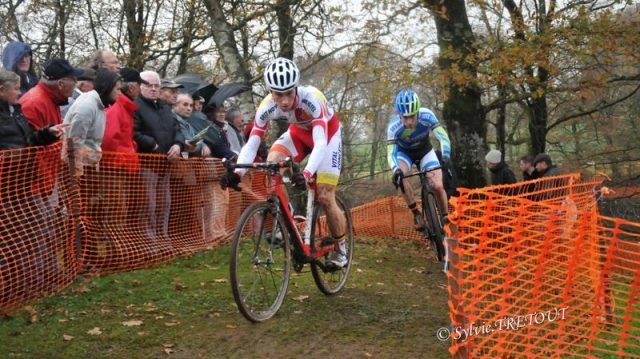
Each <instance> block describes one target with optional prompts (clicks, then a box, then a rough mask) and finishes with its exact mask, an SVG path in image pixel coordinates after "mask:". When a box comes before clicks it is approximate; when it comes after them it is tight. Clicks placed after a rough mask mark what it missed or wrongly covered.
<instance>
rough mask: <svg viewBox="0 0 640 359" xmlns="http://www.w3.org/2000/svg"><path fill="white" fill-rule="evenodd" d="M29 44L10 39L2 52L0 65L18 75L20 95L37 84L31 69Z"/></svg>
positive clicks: (31, 61)
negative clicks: (0, 63)
mask: <svg viewBox="0 0 640 359" xmlns="http://www.w3.org/2000/svg"><path fill="white" fill-rule="evenodd" d="M32 54H33V52H32V51H31V46H29V45H28V44H25V43H23V42H20V41H11V42H9V43H8V44H7V46H6V47H5V48H4V51H3V52H2V65H3V66H4V68H5V69H7V70H9V71H13V72H15V73H16V74H18V76H20V95H22V94H24V93H25V92H27V91H29V90H30V89H31V88H32V87H33V86H35V85H37V84H38V77H37V76H36V73H35V71H34V70H33V59H32V58H31V57H32Z"/></svg>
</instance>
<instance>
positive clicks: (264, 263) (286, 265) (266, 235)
mask: <svg viewBox="0 0 640 359" xmlns="http://www.w3.org/2000/svg"><path fill="white" fill-rule="evenodd" d="M279 213H280V212H279V210H278V209H276V208H274V205H273V204H272V203H269V202H258V203H254V204H252V205H251V206H249V207H248V208H247V209H246V210H245V211H244V213H243V214H242V217H240V221H239V222H238V225H237V226H236V231H235V233H234V238H233V242H232V247H231V266H230V270H231V289H232V291H233V298H234V299H235V301H236V304H237V306H238V310H240V313H242V315H244V317H245V318H247V319H248V320H250V321H252V322H261V321H264V320H267V319H269V318H271V317H273V316H274V315H275V314H276V312H277V311H278V309H279V308H280V306H281V305H282V302H283V300H284V297H285V294H286V293H287V287H288V285H289V274H290V271H291V269H290V268H291V251H290V243H289V238H288V233H287V231H286V230H285V225H284V223H282V221H281V220H280V219H281V216H280V215H279Z"/></svg>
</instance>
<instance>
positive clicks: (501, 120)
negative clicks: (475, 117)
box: [496, 85, 507, 155]
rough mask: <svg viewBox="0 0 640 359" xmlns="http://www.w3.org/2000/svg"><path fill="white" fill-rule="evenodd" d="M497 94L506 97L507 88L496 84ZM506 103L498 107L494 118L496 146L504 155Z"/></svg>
mask: <svg viewBox="0 0 640 359" xmlns="http://www.w3.org/2000/svg"><path fill="white" fill-rule="evenodd" d="M498 96H499V97H500V98H506V97H507V88H506V87H505V86H503V85H498ZM506 123H507V104H506V103H503V104H502V105H501V106H500V107H499V108H498V118H497V119H496V147H497V148H498V150H500V152H502V153H503V154H505V155H506V152H505V143H506V126H507V124H506Z"/></svg>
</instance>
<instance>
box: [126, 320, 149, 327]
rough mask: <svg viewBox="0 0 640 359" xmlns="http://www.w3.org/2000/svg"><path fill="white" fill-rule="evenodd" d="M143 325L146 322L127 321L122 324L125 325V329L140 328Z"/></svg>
mask: <svg viewBox="0 0 640 359" xmlns="http://www.w3.org/2000/svg"><path fill="white" fill-rule="evenodd" d="M142 324H144V322H143V321H142V320H139V319H132V320H127V321H125V322H122V325H124V326H125V327H139V326H141V325H142Z"/></svg>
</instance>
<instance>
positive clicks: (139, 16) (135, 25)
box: [123, 0, 145, 71]
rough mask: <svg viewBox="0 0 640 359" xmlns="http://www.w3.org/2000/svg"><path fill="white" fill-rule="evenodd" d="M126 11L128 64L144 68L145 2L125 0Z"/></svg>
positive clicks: (137, 68)
mask: <svg viewBox="0 0 640 359" xmlns="http://www.w3.org/2000/svg"><path fill="white" fill-rule="evenodd" d="M123 5H124V13H125V17H126V18H127V38H128V40H129V41H128V42H129V59H128V61H127V66H130V67H132V68H134V69H136V70H140V71H141V70H142V67H143V66H144V52H145V44H144V35H145V33H144V2H143V1H142V0H123Z"/></svg>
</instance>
